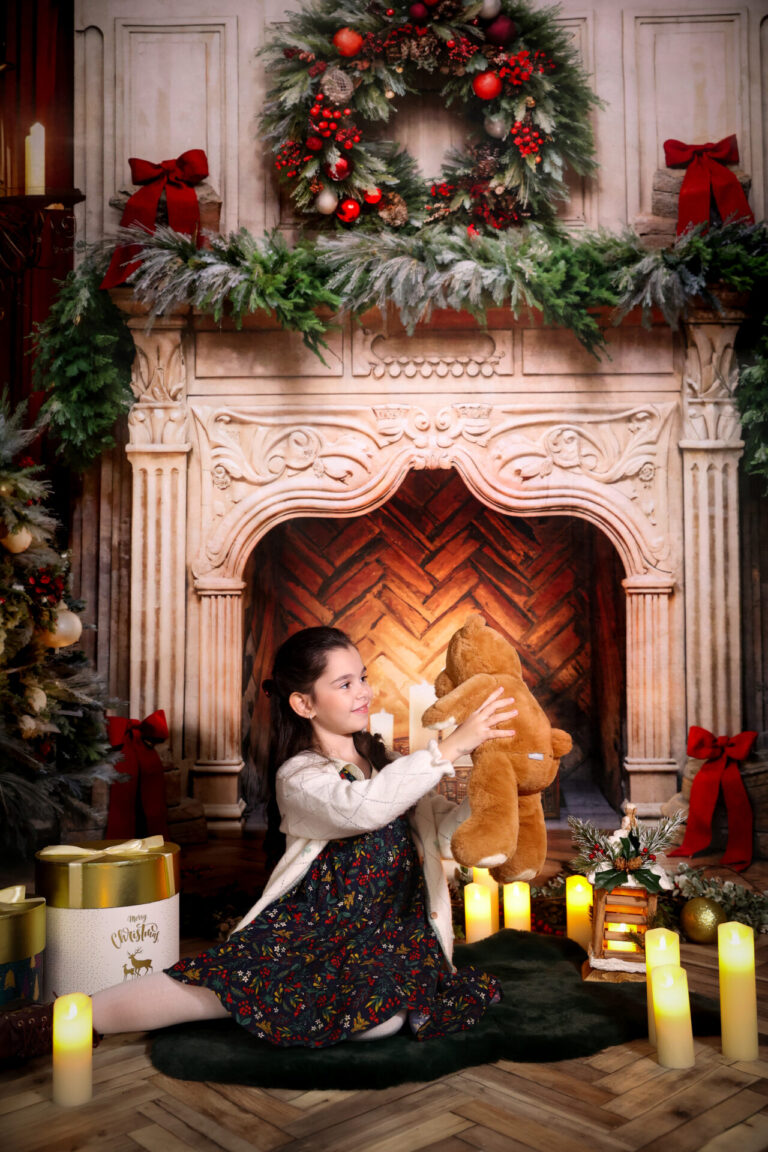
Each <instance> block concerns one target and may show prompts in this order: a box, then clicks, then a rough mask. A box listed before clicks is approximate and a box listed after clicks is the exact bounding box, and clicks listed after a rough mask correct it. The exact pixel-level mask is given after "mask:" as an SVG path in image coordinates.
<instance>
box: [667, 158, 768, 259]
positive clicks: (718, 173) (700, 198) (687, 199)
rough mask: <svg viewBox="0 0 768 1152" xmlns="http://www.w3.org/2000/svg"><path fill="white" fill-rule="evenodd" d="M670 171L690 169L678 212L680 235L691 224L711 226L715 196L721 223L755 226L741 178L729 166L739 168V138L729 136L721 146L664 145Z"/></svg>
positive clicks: (683, 185) (686, 175)
mask: <svg viewBox="0 0 768 1152" xmlns="http://www.w3.org/2000/svg"><path fill="white" fill-rule="evenodd" d="M664 159H665V160H666V162H667V168H687V169H688V171H687V172H686V174H685V178H684V179H683V183H682V187H681V188H680V200H679V202H678V209H677V234H678V236H679V235H680V234H681V232H685V230H686V228H688V227H689V226H690V225H691V224H709V210H710V204H711V199H712V197H713V196H714V198H715V203H716V204H717V210H718V212H719V213H720V218H721V220H724V221H725V220H728V219H739V220H748V221H749V222H750V223H754V220H755V218H754V216H753V215H752V211H751V209H750V207H749V204H748V203H747V198H746V196H745V195H744V190H743V188H742V187H741V184H739V181H738V177H737V176H735V175H734V173H733V172H731V171H729V169H728V168H725V167H723V165H725V164H738V162H739V148H738V145H737V143H736V137H735V136H725V137H724V138H723V139H722V140H719V141H718V142H717V144H683V142H682V140H665V141H664Z"/></svg>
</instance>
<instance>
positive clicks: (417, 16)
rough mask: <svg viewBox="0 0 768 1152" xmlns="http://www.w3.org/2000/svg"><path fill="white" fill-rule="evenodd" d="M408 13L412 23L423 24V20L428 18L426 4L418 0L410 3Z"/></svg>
mask: <svg viewBox="0 0 768 1152" xmlns="http://www.w3.org/2000/svg"><path fill="white" fill-rule="evenodd" d="M408 15H409V16H410V18H411V20H413V22H414V24H423V23H424V21H425V20H427V19H428V18H429V12H428V11H427V6H426V4H422V3H421V2H420V0H417V2H416V3H415V4H411V6H410V8H409V9H408Z"/></svg>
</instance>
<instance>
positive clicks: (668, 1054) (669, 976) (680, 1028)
mask: <svg viewBox="0 0 768 1152" xmlns="http://www.w3.org/2000/svg"><path fill="white" fill-rule="evenodd" d="M651 984H652V986H653V1015H654V1021H655V1024H656V1054H657V1057H658V1061H659V1064H660V1065H661V1067H662V1068H692V1067H693V1064H694V1063H695V1057H694V1052H693V1028H692V1027H691V1003H690V1000H689V999H688V977H687V976H686V974H685V969H684V968H680V967H678V966H677V965H674V964H663V965H660V966H659V967H658V968H654V969H653V971H652V972H651Z"/></svg>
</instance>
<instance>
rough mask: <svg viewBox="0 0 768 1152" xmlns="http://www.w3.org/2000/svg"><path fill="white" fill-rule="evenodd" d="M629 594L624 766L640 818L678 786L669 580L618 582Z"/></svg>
mask: <svg viewBox="0 0 768 1152" xmlns="http://www.w3.org/2000/svg"><path fill="white" fill-rule="evenodd" d="M622 584H623V585H624V589H625V591H626V594H627V758H626V760H625V762H624V764H625V767H626V769H627V776H628V787H629V795H628V797H627V799H628V800H630V801H631V802H632V803H633V804H635V805H636V806H637V814H638V816H659V815H660V805H661V804H662V803H663V801H664V800H665V799H668V798H669V797H670V796H672V795H673V794H674V792H675V790H676V788H677V771H678V764H677V760H676V759H674V758H673V756H672V728H671V721H670V701H671V700H672V693H673V691H674V685H673V676H672V665H671V651H670V621H669V598H670V595H671V593H672V584H671V583H670V581H669V580H668V579H667V580H665V579H664V578H663V577H661V576H658V575H653V574H648V575H637V576H629V577H627V579H626V580H623V581H622Z"/></svg>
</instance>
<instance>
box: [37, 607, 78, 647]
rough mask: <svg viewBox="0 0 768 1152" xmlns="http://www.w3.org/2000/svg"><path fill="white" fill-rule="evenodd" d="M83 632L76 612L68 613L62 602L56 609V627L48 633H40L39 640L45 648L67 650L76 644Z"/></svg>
mask: <svg viewBox="0 0 768 1152" xmlns="http://www.w3.org/2000/svg"><path fill="white" fill-rule="evenodd" d="M82 631H83V623H82V621H81V619H80V617H79V616H78V615H77V613H76V612H70V610H69V608H67V606H66V604H65V603H64V602H63V601H62V602H61V604H59V605H58V607H57V608H56V627H55V628H52V629H51V631H50V632H41V633H40V639H41V640H42V642H43V644H45V646H46V648H68V647H69V645H70V644H77V642H78V640H79V639H80V636H81V635H82Z"/></svg>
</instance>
